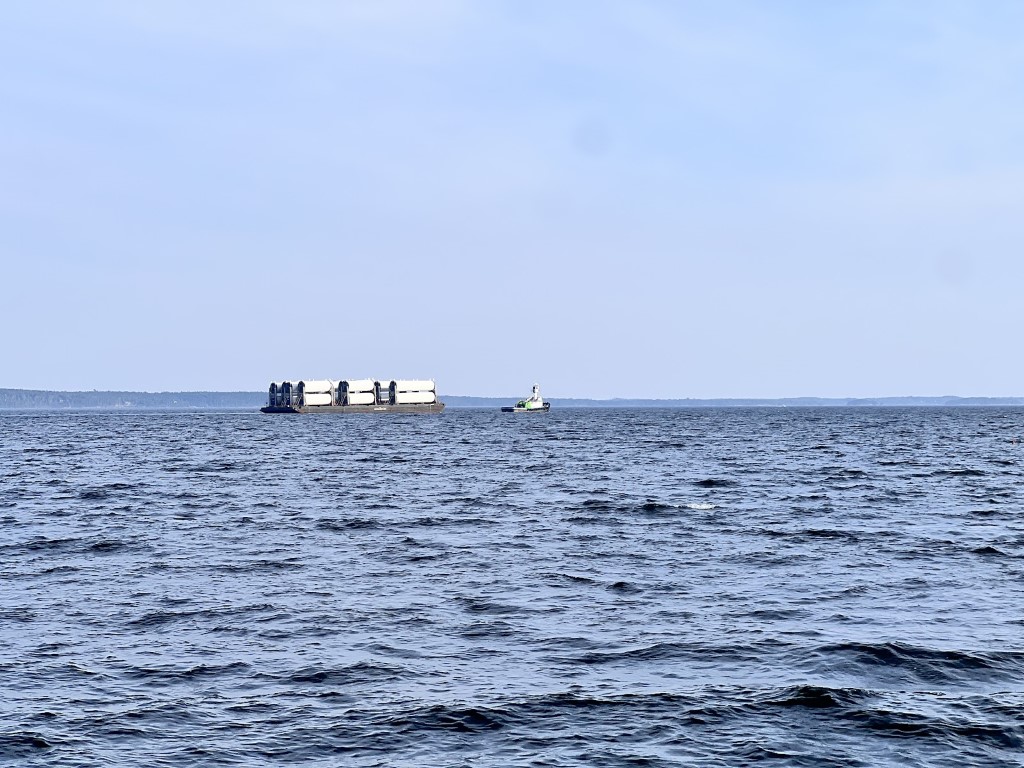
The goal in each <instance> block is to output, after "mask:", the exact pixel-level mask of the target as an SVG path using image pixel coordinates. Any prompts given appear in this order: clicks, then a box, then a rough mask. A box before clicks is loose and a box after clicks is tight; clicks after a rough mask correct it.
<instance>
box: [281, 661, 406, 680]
mask: <svg viewBox="0 0 1024 768" xmlns="http://www.w3.org/2000/svg"><path fill="white" fill-rule="evenodd" d="M408 675H409V671H408V670H407V669H405V667H400V666H395V665H393V664H380V663H374V662H369V661H360V662H356V663H355V664H350V665H349V666H347V667H334V668H321V667H305V668H303V669H300V670H297V671H295V672H292V673H291V674H289V675H287V676H286V677H285V678H283V682H287V683H300V684H305V683H313V684H316V685H333V686H343V685H359V684H363V683H372V682H379V681H381V680H398V679H399V678H402V677H406V676H408ZM275 679H280V678H275Z"/></svg>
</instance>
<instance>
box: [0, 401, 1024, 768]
mask: <svg viewBox="0 0 1024 768" xmlns="http://www.w3.org/2000/svg"><path fill="white" fill-rule="evenodd" d="M1022 437H1024V410H1021V409H1000V408H987V409H966V408H965V409H940V408H922V409H906V410H904V409H821V410H817V409H771V410H755V409H750V410H744V409H737V410H626V409H623V410H557V409H556V410H552V411H551V412H550V413H548V414H545V415H536V414H531V415H508V414H501V413H498V412H496V411H490V410H488V411H484V410H462V411H458V410H449V411H448V412H447V413H444V414H442V415H440V416H399V415H390V416H380V415H378V416H373V415H370V416H263V415H261V414H258V413H140V412H117V413H96V412H88V413H87V412H77V413H76V412H50V413H40V412H36V413H12V412H8V413H3V414H0V522H2V528H0V531H2V537H0V693H2V696H0V762H3V763H6V764H12V765H19V766H21V765H24V766H42V765H69V766H70V765H82V766H95V765H103V766H106V765H115V766H121V765H123V766H134V765H166V766H187V765H243V766H262V765H269V764H296V765H331V766H333V765H339V766H341V765H344V766H348V765H351V766H377V765H380V766H442V765H443V766H449V765H451V766H505V765H522V766H619V765H623V766H634V765H635V766H641V765H642V766H662V765H679V764H683V765H700V766H716V765H721V766H726V765H728V766H733V765H750V764H755V763H761V762H764V763H768V764H771V765H779V766H803V765H827V766H877V765H893V766H904V765H922V766H963V765H992V766H996V765H1018V764H1020V763H1021V759H1022V755H1024V490H1022V481H1024V444H1022V443H1021V442H1020V440H1021V438H1022Z"/></svg>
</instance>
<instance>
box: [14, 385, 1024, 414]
mask: <svg viewBox="0 0 1024 768" xmlns="http://www.w3.org/2000/svg"><path fill="white" fill-rule="evenodd" d="M518 399H519V398H517V397H514V396H509V397H471V396H466V395H445V394H442V395H441V400H442V401H443V402H444V403H445V404H446V405H447V406H448V407H449V408H497V407H498V406H502V405H511V404H512V403H515V402H516V400H518ZM549 400H550V402H551V405H552V407H557V408H835V407H872V406H876V407H877V406H881V407H885V406H889V407H892V406H986V405H987V406H998V405H1024V397H957V396H953V395H948V396H943V397H871V398H833V397H785V398H775V399H772V398H716V399H696V398H685V399H673V400H657V399H639V398H614V399H611V400H588V399H585V398H565V397H563V398H550V399H549ZM266 401H267V393H266V392H262V391H261V392H100V391H92V392H50V391H45V390H36V389H0V410H66V409H98V410H99V409H102V410H111V409H133V410H225V409H239V410H242V409H244V410H249V409H257V408H259V407H260V406H262V405H264V404H266Z"/></svg>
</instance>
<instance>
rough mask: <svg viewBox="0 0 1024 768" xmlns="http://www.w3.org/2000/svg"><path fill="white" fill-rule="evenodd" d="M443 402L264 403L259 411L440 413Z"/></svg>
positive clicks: (442, 408)
mask: <svg viewBox="0 0 1024 768" xmlns="http://www.w3.org/2000/svg"><path fill="white" fill-rule="evenodd" d="M443 410H444V403H412V404H409V405H301V406H291V405H265V406H263V407H262V408H260V413H440V412H441V411H443Z"/></svg>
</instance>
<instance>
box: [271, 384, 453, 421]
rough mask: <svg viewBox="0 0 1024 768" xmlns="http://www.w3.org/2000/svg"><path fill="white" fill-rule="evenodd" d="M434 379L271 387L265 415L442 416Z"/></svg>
mask: <svg viewBox="0 0 1024 768" xmlns="http://www.w3.org/2000/svg"><path fill="white" fill-rule="evenodd" d="M443 410H444V403H442V402H441V401H440V400H438V398H437V386H436V385H435V383H434V380H433V379H342V380H339V381H336V380H334V379H303V380H302V381H297V382H291V381H274V382H271V383H270V389H269V392H268V394H267V404H266V405H265V406H264V407H262V408H260V411H262V412H263V413H440V412H441V411H443Z"/></svg>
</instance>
